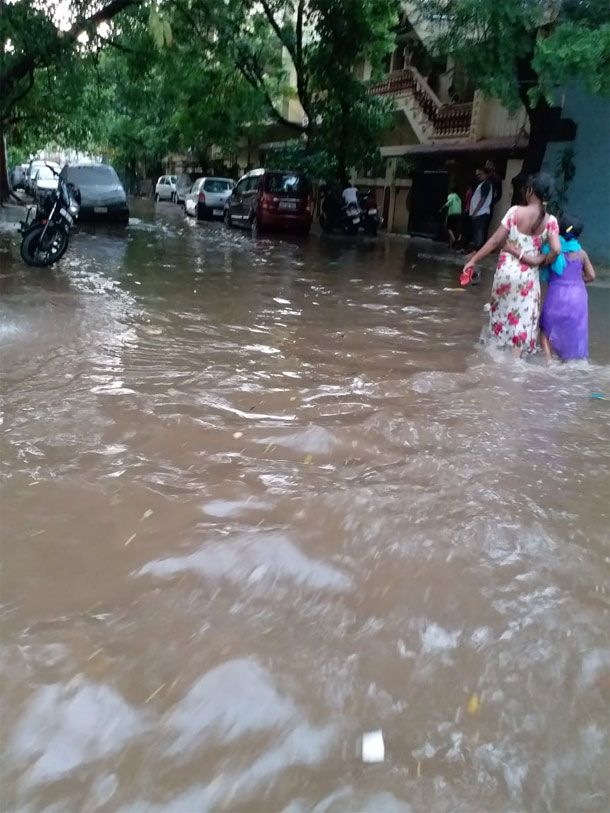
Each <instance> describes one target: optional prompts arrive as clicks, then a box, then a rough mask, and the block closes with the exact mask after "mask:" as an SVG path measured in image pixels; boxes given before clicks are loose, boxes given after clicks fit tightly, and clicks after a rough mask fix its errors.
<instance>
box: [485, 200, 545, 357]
mask: <svg viewBox="0 0 610 813" xmlns="http://www.w3.org/2000/svg"><path fill="white" fill-rule="evenodd" d="M518 208H519V207H518V206H513V207H512V208H510V209H509V210H508V212H507V213H506V214H505V215H504V217H503V219H502V225H503V226H504V228H505V229H506V230H507V231H508V240H509V241H510V242H511V243H514V244H515V245H518V246H519V249H523V250H524V252H525V254H530V253H538V252H539V251H540V249H541V248H542V245H543V244H544V243H545V242H546V241H547V238H548V235H549V234H559V226H558V224H557V220H556V218H555V217H553V215H550V216H549V218H548V222H547V224H546V226H545V227H544V231H543V232H542V233H541V234H536V235H531V234H523V233H522V232H520V231H519V229H518V228H517V222H516V221H517V218H516V214H517V209H518ZM539 317H540V280H539V279H538V269H537V268H532V267H531V266H529V265H526V264H525V263H522V262H519V260H518V259H517V258H516V257H513V256H512V254H507V253H506V252H505V251H501V252H500V257H499V259H498V265H497V267H496V273H495V275H494V281H493V288H492V292H491V305H490V311H489V328H490V331H491V335H492V338H493V340H494V343H495V344H496V345H497V346H498V347H507V346H508V347H515V348H518V349H520V350H523V351H525V352H527V353H532V352H534V351H535V350H536V343H537V339H538V319H539Z"/></svg>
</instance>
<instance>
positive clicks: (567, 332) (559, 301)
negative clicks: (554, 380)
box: [540, 215, 595, 361]
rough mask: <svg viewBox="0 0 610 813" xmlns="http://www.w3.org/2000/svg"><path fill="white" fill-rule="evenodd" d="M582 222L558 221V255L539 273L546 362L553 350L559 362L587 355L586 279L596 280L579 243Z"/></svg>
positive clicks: (570, 219) (563, 219)
mask: <svg viewBox="0 0 610 813" xmlns="http://www.w3.org/2000/svg"><path fill="white" fill-rule="evenodd" d="M582 229H583V225H582V223H581V221H580V220H579V219H578V218H576V217H573V216H571V215H564V216H563V217H562V218H561V219H560V221H559V240H560V243H561V254H560V255H559V257H557V259H556V260H555V261H554V262H553V263H552V264H551V265H550V266H549V267H548V270H547V269H544V270H542V269H541V273H540V277H541V279H544V276H545V273H546V274H548V283H549V285H548V289H547V293H546V298H545V300H544V305H543V307H542V313H541V315H540V343H541V344H542V349H543V351H544V355H545V357H546V359H547V361H550V359H551V356H552V353H553V352H555V353H556V354H557V355H558V356H559V358H560V359H561V360H562V361H567V360H568V359H584V358H587V356H588V355H589V312H588V297H587V290H586V288H585V283H586V282H592V281H593V280H594V279H595V271H594V270H593V266H592V265H591V261H590V260H589V257H588V255H587V252H586V251H584V249H583V248H582V246H581V245H580V243H579V241H578V238H579V237H580V234H581V232H582Z"/></svg>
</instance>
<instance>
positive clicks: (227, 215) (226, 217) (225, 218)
mask: <svg viewBox="0 0 610 813" xmlns="http://www.w3.org/2000/svg"><path fill="white" fill-rule="evenodd" d="M222 219H223V222H224V224H225V226H226V227H227V228H228V229H232V228H233V219H232V217H231V212H230V211H229V208H228V207H227V208H226V209H225V211H224V215H223V218H222Z"/></svg>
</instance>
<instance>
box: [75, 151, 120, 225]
mask: <svg viewBox="0 0 610 813" xmlns="http://www.w3.org/2000/svg"><path fill="white" fill-rule="evenodd" d="M61 176H62V178H64V180H65V181H66V183H72V184H74V186H76V187H77V188H78V190H79V191H80V196H81V206H80V214H79V220H87V219H97V218H99V219H103V220H114V221H117V222H119V223H127V222H128V221H129V207H128V206H127V195H126V194H125V190H124V188H123V184H122V183H121V181H120V180H119V176H118V175H117V174H116V172H115V171H114V169H113V167H111V166H110V164H72V165H71V166H68V165H66V166H65V167H64V168H63V169H62V171H61Z"/></svg>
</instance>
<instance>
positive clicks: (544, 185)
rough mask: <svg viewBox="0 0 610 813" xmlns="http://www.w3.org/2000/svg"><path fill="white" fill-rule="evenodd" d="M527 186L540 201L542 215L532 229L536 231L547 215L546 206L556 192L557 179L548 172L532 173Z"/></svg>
mask: <svg viewBox="0 0 610 813" xmlns="http://www.w3.org/2000/svg"><path fill="white" fill-rule="evenodd" d="M526 188H527V189H531V190H532V192H533V193H534V195H535V196H536V197H537V198H538V200H539V201H540V215H539V216H538V219H537V220H536V222H535V223H534V227H533V229H532V231H534V232H536V231H538V229H539V228H540V225H541V223H542V221H543V220H544V216H545V215H546V207H547V206H548V204H549V199H550V198H551V197H552V196H553V195H554V194H555V181H554V180H553V177H552V176H551V175H549V174H548V172H538V173H537V174H536V175H531V176H530V177H529V178H528V179H527V184H526Z"/></svg>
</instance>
